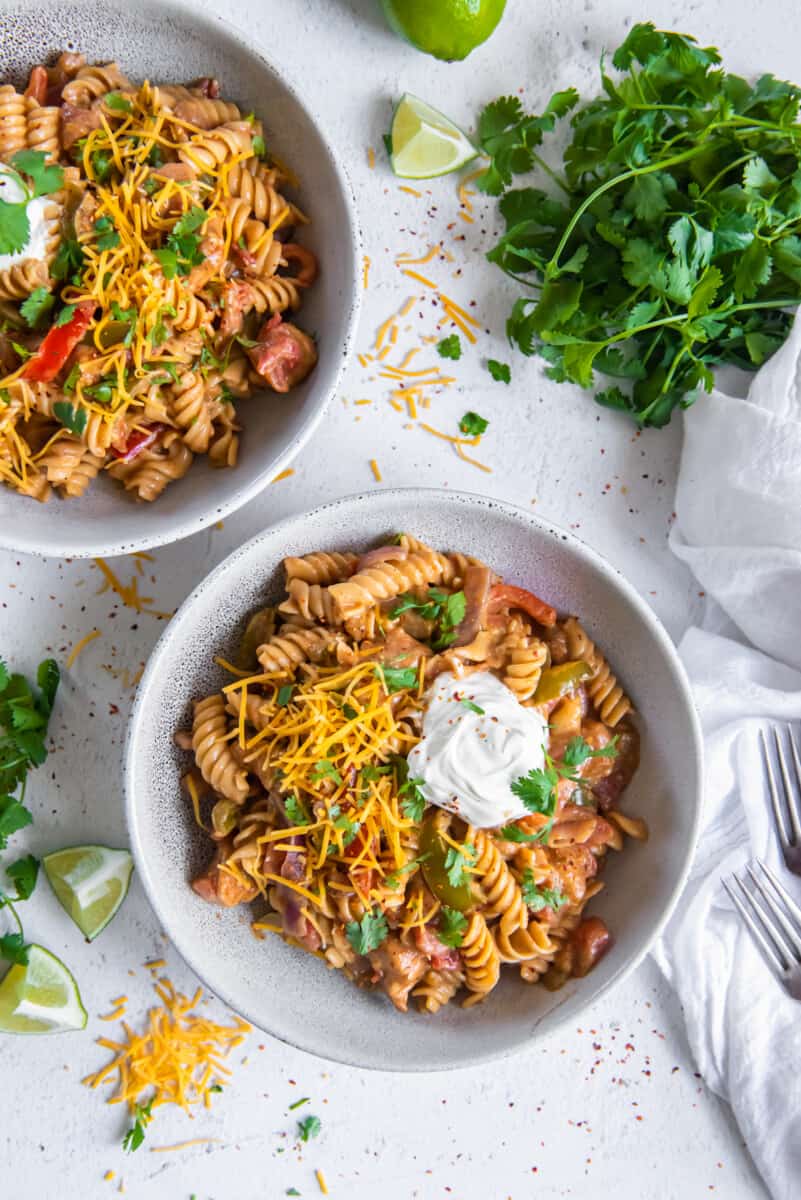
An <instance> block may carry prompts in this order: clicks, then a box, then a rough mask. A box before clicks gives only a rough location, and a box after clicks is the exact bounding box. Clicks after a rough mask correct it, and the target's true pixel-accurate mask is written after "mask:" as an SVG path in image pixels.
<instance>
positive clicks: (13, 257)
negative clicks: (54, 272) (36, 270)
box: [0, 162, 51, 271]
mask: <svg viewBox="0 0 801 1200" xmlns="http://www.w3.org/2000/svg"><path fill="white" fill-rule="evenodd" d="M7 171H8V167H7V166H6V165H5V163H2V162H0V200H5V202H6V204H21V203H22V202H23V201H24V200H25V197H26V192H25V190H24V189H23V188H22V187H21V186H20V184H19V183H18V182H17V180H16V179H15V178H14V177H13V175H8V174H6V172H7ZM50 203H51V201H50V200H49V199H48V198H47V196H37V197H36V199H35V200H29V201H28V206H27V214H28V223H29V225H30V231H29V233H28V240H27V241H26V243H25V245H24V246H23V247H22V249H21V250H18V251H17V252H16V253H15V254H0V271H5V270H6V268H8V267H15V266H16V265H17V263H21V262H25V259H26V258H44V257H45V254H46V253H47V239H48V228H47V221H46V220H45V209H46V208H47V206H48V204H50Z"/></svg>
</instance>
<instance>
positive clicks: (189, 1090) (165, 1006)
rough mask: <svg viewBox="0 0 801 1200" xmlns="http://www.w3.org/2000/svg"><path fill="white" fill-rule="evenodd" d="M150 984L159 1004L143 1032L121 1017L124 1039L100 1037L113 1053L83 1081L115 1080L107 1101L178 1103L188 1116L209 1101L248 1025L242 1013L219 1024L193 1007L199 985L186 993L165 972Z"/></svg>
mask: <svg viewBox="0 0 801 1200" xmlns="http://www.w3.org/2000/svg"><path fill="white" fill-rule="evenodd" d="M153 987H154V989H155V992H156V995H157V996H158V998H159V1000H160V1001H161V1004H160V1005H159V1006H158V1007H156V1008H152V1009H151V1010H150V1012H149V1013H148V1021H147V1028H146V1029H145V1031H144V1033H141V1034H140V1033H134V1031H133V1030H132V1029H131V1028H130V1026H129V1025H128V1024H127V1023H126V1022H125V1021H123V1022H122V1027H123V1029H124V1031H125V1040H124V1041H119V1042H115V1041H112V1040H111V1039H110V1038H104V1037H101V1038H98V1039H97V1044H98V1046H102V1047H103V1048H104V1049H105V1050H110V1051H111V1052H112V1054H113V1056H114V1057H113V1058H112V1059H111V1060H110V1062H108V1063H106V1065H105V1066H104V1067H101V1069H100V1070H99V1071H97V1072H95V1073H94V1074H93V1075H87V1077H86V1078H85V1079H84V1080H83V1082H84V1083H85V1084H86V1085H87V1086H88V1087H90V1088H97V1087H99V1086H100V1085H101V1084H102V1083H106V1082H108V1081H109V1080H113V1081H114V1083H115V1085H116V1090H115V1092H114V1094H113V1095H111V1096H110V1097H109V1098H108V1101H107V1103H109V1104H127V1105H128V1108H129V1110H130V1112H132V1113H133V1111H134V1110H135V1108H136V1106H137V1105H138V1104H146V1103H148V1102H150V1101H151V1100H152V1102H153V1108H154V1109H156V1108H158V1107H159V1106H160V1105H162V1104H177V1105H178V1106H179V1107H180V1108H182V1109H183V1110H184V1111H185V1112H186V1113H189V1115H190V1116H191V1115H192V1113H191V1111H190V1109H191V1108H192V1107H193V1106H195V1105H198V1104H202V1105H204V1106H205V1107H206V1108H208V1107H209V1105H210V1104H211V1097H212V1094H213V1091H214V1090H216V1089H219V1087H220V1085H221V1083H222V1082H223V1081H224V1080H223V1077H228V1076H230V1074H231V1071H230V1070H229V1069H228V1068H227V1067H226V1066H224V1065H223V1063H222V1062H221V1059H222V1058H224V1057H225V1056H226V1055H228V1054H229V1053H230V1051H231V1050H233V1049H234V1048H235V1047H236V1046H239V1045H241V1044H242V1042H243V1041H244V1040H245V1035H246V1034H247V1033H249V1032H250V1028H251V1027H250V1025H248V1023H247V1022H246V1021H243V1020H242V1019H241V1018H240V1017H235V1018H234V1024H233V1025H218V1024H217V1023H216V1022H215V1021H210V1020H209V1019H208V1018H206V1017H201V1016H198V1015H197V1014H195V1013H193V1012H192V1010H193V1009H194V1008H196V1007H197V1006H198V1004H199V1003H200V1001H201V998H202V992H201V989H200V988H198V990H197V991H196V992H195V994H194V996H192V998H191V999H189V998H188V997H187V996H184V995H183V994H182V993H181V992H176V990H175V988H174V987H173V985H172V983H170V981H169V979H167V978H164V977H162V978H161V979H158V980H156V982H155V983H154V984H153Z"/></svg>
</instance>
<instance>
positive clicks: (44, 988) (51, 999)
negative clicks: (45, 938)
mask: <svg viewBox="0 0 801 1200" xmlns="http://www.w3.org/2000/svg"><path fill="white" fill-rule="evenodd" d="M85 1026H86V1009H85V1008H84V1006H83V1004H82V1003H81V994H80V992H79V991H78V985H77V983H76V982H75V980H74V978H73V976H72V974H71V973H70V971H68V970H67V968H66V967H65V966H64V964H63V962H62V961H61V959H59V958H56V956H55V954H51V953H50V951H49V950H45V949H44V947H43V946H37V945H32V946H29V947H28V963H27V966H24V967H23V966H21V965H17V966H14V967H12V968H11V970H10V971H9V972H8V973H7V975H6V976H5V978H4V979H3V981H2V982H0V1033H65V1032H66V1031H67V1030H68V1029H83V1028H85Z"/></svg>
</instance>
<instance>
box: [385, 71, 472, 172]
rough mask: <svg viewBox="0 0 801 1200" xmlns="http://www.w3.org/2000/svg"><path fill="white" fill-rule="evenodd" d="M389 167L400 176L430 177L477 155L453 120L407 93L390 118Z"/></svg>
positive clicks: (447, 170)
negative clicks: (390, 164)
mask: <svg viewBox="0 0 801 1200" xmlns="http://www.w3.org/2000/svg"><path fill="white" fill-rule="evenodd" d="M390 140H391V143H392V158H391V162H392V170H393V171H394V172H395V174H396V175H399V176H400V177H401V178H402V179H433V178H435V177H436V176H437V175H447V174H448V172H449V171H456V170H457V169H458V168H459V167H463V166H464V165H465V163H469V162H470V161H471V160H472V159H474V158H475V157H476V155H477V154H478V150H476V148H475V146H474V145H473V143H472V142H471V141H470V139H469V138H468V137H467V135H466V134H465V133H463V132H462V130H461V129H459V127H458V126H457V125H454V123H453V121H450V120H448V118H447V117H446V116H443V114H442V113H441V112H437V110H436V109H435V108H432V107H431V105H430V104H426V102H425V100H420V99H418V97H417V96H412V95H410V94H409V93H408V92H407V93H406V95H405V96H404V97H403V99H402V100H401V101H400V103H399V104H398V107H397V108H396V109H395V116H394V117H393V118H392V131H391V133H390Z"/></svg>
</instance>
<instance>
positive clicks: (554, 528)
mask: <svg viewBox="0 0 801 1200" xmlns="http://www.w3.org/2000/svg"><path fill="white" fill-rule="evenodd" d="M380 495H381V497H382V498H384V497H391V498H398V499H403V500H404V501H405V507H406V510H407V511H408V512H410V513H413V512H415V511H416V510H418V509H419V508H420V507H422V506H424V505H425V504H426V503H427V502H428V501H439V502H442V501H445V502H446V503H453V504H454V505H465V506H467V507H470V508H473V509H474V510H475V511H477V512H482V511H483V512H485V513H486V512H487V510H490V511H491V510H495V511H500V512H501V513H503V514H504V515H505V516H507V517H509V518H512V519H513V520H517V521H520V522H522V523H524V524H527V525H528V526H530V527H531V528H532V529H538V530H539V531H541V532H542V533H545V534H548V535H550V536H552V537H554V538H555V539H557V540H558V541H561V542H563V543H565V542H566V543H568V544H569V545H570V547H571V548H572V550H573V552H574V553H576V554H578V555H579V557H581V558H583V559H584V561H585V563H586V564H588V565H589V566H590V567H591V568H592V569H594V570H596V571H598V572H599V573H600V574H601V575H603V576H605V577H606V579H607V580H608V581H609V582H610V583H611V584H612V586H613V587H615V588H617V589H618V590H619V591H620V592H621V593H622V594H623V595H624V596H625V598H626V599H627V600H628V601H629V603H630V604H631V605H632V607H633V608H634V610H635V611H636V613H637V616H638V618H639V619H640V620H641V621H642V623H643V625H645V627H646V628H647V630H648V632H649V633H650V635H651V636H652V637H653V638H654V639H655V640H656V641H657V642H658V643H659V645H660V647H661V649H662V650H663V651H664V653H665V655H666V658H667V661H668V662H669V664H670V667H671V669H672V672H673V675H674V678H675V682H676V684H677V687H678V691H679V693H680V697H681V700H682V702H683V704H684V707H685V710H686V715H687V717H688V719H689V726H690V730H691V737H692V745H691V746H688V747H687V753H688V755H689V756H691V757H692V760H693V766H694V771H695V778H696V780H697V787H696V789H695V794H694V795H693V796H692V797H689V798H687V799H688V802H690V801H691V802H692V803H693V805H694V812H693V818H692V824H691V831H690V837H689V839H688V843H687V849H686V853H685V856H684V861H683V862H682V865H681V868H680V870H679V871H678V874H677V878H676V882H675V885H674V887H673V889H672V891H671V892H670V895H669V897H668V899H667V902H666V903H665V906H664V908H663V910H662V913H661V915H660V917H659V920H658V921H657V922H656V923H655V924H654V925H653V926H652V928H651V929H650V930H649V931H648V934H647V936H646V937H644V938H643V940H642V944H641V946H640V947H639V949H637V950H636V951H634V952H633V953H632V955H631V957H630V959H629V960H628V962H626V963H624V964H622V965H621V967H620V969H619V970H618V971H617V972H616V973H615V974H614V975H613V976H612V977H611V978H610V979H609V980H607V981H606V982H605V983H604V984H602V985H600V986H599V987H598V988H597V990H595V991H593V992H592V993H591V994H588V997H587V1002H586V1006H582V1007H581V1009H580V1010H576V1009H574V1010H573V1011H572V1012H570V1013H569V1014H566V1015H564V1016H560V1015H559V1012H558V1009H556V1010H554V1012H553V1014H552V1015H551V1019H550V1021H549V1028H548V1030H547V1031H545V1032H543V1033H538V1032H537V1030H536V1029H535V1030H534V1032H533V1033H532V1034H530V1035H529V1036H527V1037H525V1038H521V1039H520V1040H519V1042H517V1043H516V1044H515V1045H512V1046H509V1047H506V1048H504V1049H502V1050H498V1051H490V1052H486V1051H485V1052H482V1050H481V1049H480V1047H477V1049H476V1052H475V1053H474V1054H471V1055H470V1056H469V1057H467V1056H465V1057H462V1058H460V1059H459V1060H458V1061H457V1062H454V1063H451V1064H444V1063H443V1064H434V1065H430V1066H423V1065H420V1064H418V1063H410V1064H409V1066H408V1067H391V1068H390V1067H381V1066H380V1065H378V1064H376V1063H372V1062H371V1063H364V1062H360V1061H359V1059H358V1058H357V1057H354V1056H352V1055H350V1054H348V1053H347V1051H346V1050H344V1049H342V1048H340V1047H336V1050H332V1052H331V1053H330V1054H328V1053H323V1052H321V1051H320V1050H319V1049H318V1048H314V1049H312V1048H311V1047H310V1046H308V1045H304V1044H303V1042H302V1040H300V1039H299V1040H298V1041H293V1040H292V1039H290V1038H288V1037H285V1036H282V1035H280V1034H276V1033H274V1032H273V1031H272V1030H270V1029H267V1028H264V1027H263V1026H261V1025H260V1023H259V1020H258V1018H256V1017H255V1016H254V1014H252V1013H249V1012H248V1011H244V1010H241V1009H240V1007H239V1004H238V1002H237V1000H236V996H235V994H234V992H235V989H231V988H228V987H220V986H216V985H215V986H214V988H213V989H212V990H213V992H214V994H215V995H216V996H218V997H219V999H221V1000H222V1001H223V1002H224V1003H225V1004H227V1005H228V1007H229V1008H231V1009H233V1010H234V1011H235V1012H241V1015H242V1016H243V1017H245V1018H246V1019H247V1020H248V1021H250V1022H251V1024H253V1025H254V1026H256V1028H260V1029H261V1028H263V1029H264V1032H265V1033H267V1034H269V1035H270V1036H271V1037H275V1038H276V1039H277V1040H278V1041H282V1042H284V1043H285V1044H286V1045H290V1046H293V1047H294V1048H295V1049H297V1050H302V1051H304V1052H305V1053H308V1054H312V1055H313V1056H315V1057H319V1058H323V1059H326V1060H328V1061H332V1062H339V1063H343V1064H344V1065H346V1066H349V1067H357V1068H359V1069H361V1070H370V1071H385V1072H387V1073H389V1074H411V1073H420V1072H426V1071H430V1072H440V1071H447V1070H456V1069H461V1068H467V1067H474V1066H478V1065H480V1064H482V1063H487V1062H498V1061H501V1060H503V1059H506V1058H510V1057H511V1056H512V1055H513V1054H515V1053H517V1052H519V1050H520V1049H521V1048H525V1047H528V1046H531V1045H533V1044H534V1043H535V1042H537V1041H541V1040H543V1039H544V1038H550V1037H552V1036H553V1035H554V1034H555V1033H556V1032H557V1031H558V1030H560V1029H561V1028H562V1027H563V1026H564V1025H566V1024H567V1023H568V1022H569V1023H571V1024H574V1025H575V1022H576V1020H577V1019H578V1017H579V1016H580V1015H581V1013H582V1012H584V1011H586V1009H588V1008H590V1007H591V1006H592V1005H593V1004H595V1003H596V1002H597V1001H598V1000H600V999H601V997H602V996H604V995H606V993H607V992H609V991H610V989H611V988H613V987H616V986H618V985H619V984H620V983H622V982H623V980H625V979H626V978H628V976H629V975H630V974H631V973H632V972H633V971H634V970H635V969H636V968H637V967H638V966H639V965H640V963H641V962H642V961H643V959H644V958H645V956H646V955H647V954H648V952H649V950H650V949H651V947H652V945H653V944H654V942H655V941H656V939H657V938H658V937H659V935H660V933H661V932H662V930H663V929H664V928H665V926H666V924H667V922H668V921H669V919H670V917H671V915H672V914H673V911H674V909H675V907H676V904H677V903H678V900H679V897H680V896H681V893H682V892H683V891H684V887H685V885H686V883H687V879H688V877H689V874H690V870H691V868H692V863H693V859H694V858H695V851H696V847H697V844H698V837H699V833H700V827H701V816H702V810H703V778H704V774H703V739H702V734H701V725H700V721H699V719H698V714H697V711H696V708H695V703H694V700H693V696H692V691H691V688H690V682H689V680H688V678H687V674H686V672H685V670H684V666H683V664H682V662H681V660H680V659H679V657H678V654H677V653H676V648H675V646H674V644H673V642H672V640H671V638H670V636H669V634H668V633H667V631H666V629H665V627H664V626H663V625H662V622H661V621H660V620H659V618H658V617H657V616H656V614H655V613H654V612H653V610H652V609H651V608H650V606H649V605H648V604H647V603H646V601H645V600H643V599H642V598H641V596H640V594H639V592H638V591H637V590H636V588H635V587H634V585H633V584H631V583H629V582H628V580H627V579H626V577H625V576H624V575H623V574H622V573H621V572H620V571H619V570H618V569H617V568H616V567H614V566H612V564H611V563H610V562H609V561H608V560H607V559H606V558H604V557H603V555H602V554H600V553H599V552H598V551H597V550H595V549H593V548H592V547H591V546H589V545H587V543H586V542H584V541H582V540H581V539H580V538H578V537H576V535H575V534H574V533H572V532H571V531H570V530H567V529H564V528H562V527H561V526H559V525H557V524H555V523H554V522H552V521H549V520H546V519H544V518H541V517H539V516H536V515H535V514H534V513H529V512H526V511H525V510H524V509H521V508H519V507H518V506H517V505H514V504H508V503H507V502H506V501H503V500H497V499H495V498H494V497H490V496H482V495H479V494H478V493H474V492H452V491H449V490H446V489H443V488H416V487H410V488H387V489H385V490H382V491H381V493H380ZM375 496H376V493H375V492H360V493H355V494H353V495H349V496H343V497H341V498H340V499H338V500H333V501H330V502H328V503H326V504H321V505H318V506H317V507H316V508H314V509H310V510H308V511H307V512H305V513H299V514H295V515H293V516H290V517H285V518H284V519H282V520H281V521H277V522H275V523H274V524H272V525H269V526H267V527H266V528H265V529H263V530H262V531H261V532H260V533H258V534H256V535H255V537H252V538H250V539H249V540H248V541H247V542H245V543H243V545H241V546H240V547H239V548H238V549H236V550H234V551H232V553H231V554H229V555H228V556H227V558H225V559H223V561H222V562H221V563H220V564H219V565H218V566H217V567H215V568H214V570H212V571H210V572H209V574H208V575H207V576H206V577H205V578H204V579H203V580H201V582H200V583H199V584H198V585H197V587H195V589H194V590H193V591H192V592H191V593H190V594H189V596H187V598H186V600H184V602H183V604H182V605H181V606H180V608H179V609H178V611H177V612H176V614H175V616H176V617H183V616H185V615H186V614H187V613H188V612H189V611H191V609H192V608H193V607H194V605H195V604H196V603H197V602H198V601H199V600H200V598H201V597H202V595H203V593H204V592H205V591H206V589H207V588H208V587H209V586H210V585H211V584H213V582H214V581H216V580H217V578H218V577H219V576H221V575H224V574H225V573H226V571H228V570H229V569H230V568H231V567H232V566H233V565H234V564H235V563H236V562H238V561H239V559H241V558H242V557H243V556H247V555H250V554H251V553H252V552H253V550H254V549H255V548H256V547H257V546H258V545H259V543H261V542H262V541H265V540H266V539H268V538H269V539H273V538H275V537H276V536H277V535H278V536H280V534H281V531H282V530H283V529H284V528H286V527H288V526H289V525H291V524H294V523H296V522H297V521H298V520H303V519H306V518H314V517H316V516H317V515H319V514H322V513H328V512H336V511H337V510H339V511H342V512H343V514H345V513H347V511H348V510H349V509H350V508H352V507H354V506H356V507H358V506H361V505H366V504H370V503H371V502H372V501H374V500H375ZM177 626H178V622H177V621H176V622H175V626H174V627H175V628H177ZM173 640H174V637H173V636H172V635H171V632H170V626H169V625H168V626H167V627H166V629H165V630H164V632H163V633H162V635H161V637H160V638H159V640H158V642H157V643H156V645H155V647H154V649H153V651H152V653H151V655H150V658H149V660H148V663H147V666H146V668H145V672H144V674H143V676H142V679H141V681H140V683H139V687H138V689H137V692H136V697H135V700H134V704H133V708H132V711H131V717H130V721H129V724H128V730H127V736H126V742H125V750H124V759H123V764H124V765H123V771H124V784H125V819H126V822H127V825H128V835H129V840H130V845H131V850H132V852H133V856H134V861H135V864H136V870H137V873H138V875H139V878H140V880H141V883H142V886H143V887H144V889H145V892H146V894H147V897H148V899H149V901H150V904H151V906H152V908H153V911H154V912H155V914H156V916H157V917H158V919H159V921H160V922H161V924H162V926H163V928H164V931H165V932H166V933H167V935H168V936H169V938H170V941H171V942H172V945H173V946H174V948H175V949H176V950H177V952H178V953H179V954H180V956H181V957H182V958H183V960H184V962H186V963H187V965H188V966H189V967H190V968H191V969H192V970H193V971H194V972H195V974H196V975H197V976H198V978H199V979H201V980H204V975H203V971H202V969H201V968H199V967H198V966H197V964H196V963H195V961H194V956H193V955H191V954H187V953H185V952H184V951H183V949H182V948H181V945H180V943H179V942H178V941H175V940H173V936H172V933H171V923H172V922H171V916H170V913H169V912H168V911H165V910H164V909H163V908H162V906H161V904H160V902H159V889H158V881H157V880H156V879H154V878H153V877H152V875H151V874H150V872H149V869H148V864H147V858H146V855H145V850H144V846H143V845H142V843H141V842H140V839H139V830H138V823H137V817H136V797H135V795H134V790H133V786H132V779H133V778H134V769H133V752H134V748H135V743H136V739H137V727H138V724H139V721H140V718H141V716H142V714H143V713H144V711H145V709H146V707H147V705H148V701H149V696H148V693H149V689H150V684H151V681H152V680H155V679H156V678H157V677H158V675H159V672H160V671H161V670H162V659H164V658H165V656H168V655H169V653H170V652H171V650H172V649H173V646H172V642H173ZM204 982H205V980H204ZM208 986H209V987H211V985H208Z"/></svg>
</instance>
